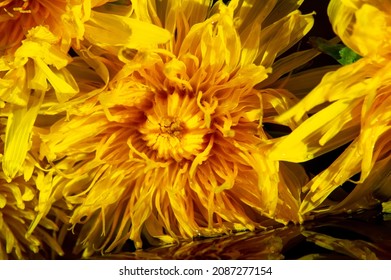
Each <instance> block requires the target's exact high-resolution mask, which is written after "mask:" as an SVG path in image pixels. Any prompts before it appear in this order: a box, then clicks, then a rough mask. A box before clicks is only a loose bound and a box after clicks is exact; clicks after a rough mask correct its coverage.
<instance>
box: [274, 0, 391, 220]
mask: <svg viewBox="0 0 391 280" xmlns="http://www.w3.org/2000/svg"><path fill="white" fill-rule="evenodd" d="M390 11H391V10H390V7H389V4H386V3H385V2H381V1H364V0H363V1H333V0H332V1H331V2H330V5H329V9H328V12H329V17H330V19H331V22H332V25H333V27H334V30H335V32H336V33H337V34H338V35H339V36H340V37H341V39H342V41H343V42H344V43H345V44H346V45H348V46H349V47H351V48H352V49H353V50H354V51H355V52H357V53H359V54H360V55H362V56H363V58H361V59H359V60H358V61H357V62H355V63H353V64H349V65H345V66H343V67H341V68H340V69H338V70H337V71H333V72H330V73H327V74H326V75H325V76H324V77H323V79H322V81H321V82H320V84H319V85H318V86H316V87H315V88H314V89H313V90H312V91H311V92H310V93H309V94H308V95H307V96H306V97H304V98H303V100H301V101H300V102H299V103H298V104H297V105H296V106H294V107H293V108H292V109H291V110H289V111H288V112H286V113H285V114H283V115H282V116H281V117H279V118H277V119H278V120H279V121H281V122H284V121H286V120H290V121H292V119H294V120H295V121H298V122H299V121H300V119H301V118H302V117H303V116H305V115H306V114H307V113H308V112H310V111H311V110H312V109H313V108H315V107H317V106H318V108H321V109H318V111H317V112H316V113H315V114H313V115H311V116H310V117H309V118H308V119H307V120H305V121H304V122H303V123H302V124H301V125H300V126H298V128H297V129H295V130H294V131H293V132H292V133H291V134H290V135H288V136H287V137H284V138H281V139H280V140H279V141H277V143H276V145H275V146H274V147H273V148H272V149H271V153H270V156H271V157H272V158H274V159H279V160H287V161H293V162H303V161H307V160H309V159H312V158H314V157H316V156H319V155H322V154H324V153H327V152H329V151H332V150H333V149H335V148H337V147H340V146H342V145H344V144H346V145H348V146H347V148H346V149H345V150H344V151H343V153H342V154H341V155H339V156H338V157H337V159H336V160H335V161H334V162H333V163H332V164H331V165H330V166H329V167H328V168H326V169H325V170H324V171H322V172H321V173H319V174H318V175H316V176H315V177H314V178H313V179H312V180H311V181H310V182H308V183H307V184H306V185H305V186H304V188H303V189H304V191H305V192H307V195H306V197H305V198H304V200H303V203H302V205H301V209H300V211H301V214H302V215H303V216H304V218H306V216H308V215H310V214H311V213H316V212H321V213H337V212H341V211H346V210H355V209H359V208H362V207H370V206H371V205H373V204H374V203H376V202H377V201H376V200H375V199H374V196H377V197H378V198H381V199H385V198H388V197H389V196H390V191H389V181H390V177H389V175H388V174H389V168H390V159H391V158H390V149H389V139H390V137H389V136H390V134H389V133H390V124H391V123H390V104H391V103H390V102H391V99H390V94H389V93H390V78H391V76H390V67H391V64H390V63H389V53H390V50H391V48H390V46H389V40H388V39H387V38H389V37H390V36H391V32H390V27H391V21H390V20H389V19H390V15H391V14H390ZM369 19H371V24H367V23H369V22H368V20H369ZM373 19H375V22H376V23H375V24H374V25H373V24H372V20H373ZM354 175H356V176H359V180H358V181H356V182H354V183H356V187H355V188H354V190H353V191H352V192H351V193H349V194H348V195H347V194H345V195H343V196H342V198H339V199H336V200H333V199H331V196H330V194H331V193H332V192H333V191H334V190H336V189H338V188H339V187H340V186H341V185H342V184H343V183H345V182H348V181H352V179H353V178H352V177H353V176H354ZM339 190H340V191H342V190H341V189H339ZM342 192H343V191H342Z"/></svg>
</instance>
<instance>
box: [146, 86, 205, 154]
mask: <svg viewBox="0 0 391 280" xmlns="http://www.w3.org/2000/svg"><path fill="white" fill-rule="evenodd" d="M145 115H146V121H145V122H144V123H143V124H142V125H141V126H140V128H139V132H141V134H142V139H143V140H144V141H145V142H146V146H148V147H149V148H150V149H152V150H154V151H155V152H156V156H157V158H161V159H164V160H169V159H170V158H172V159H174V160H175V161H177V162H179V161H181V160H182V159H188V160H191V159H193V158H194V157H195V156H196V155H197V154H198V153H199V152H201V151H202V150H203V149H204V148H205V143H206V139H205V138H206V134H208V131H209V130H208V129H207V128H205V124H204V121H203V116H202V114H201V113H200V110H199V109H198V107H197V103H196V100H195V98H192V97H189V96H186V95H180V94H178V93H176V92H175V93H173V94H171V95H168V96H167V97H157V98H156V100H155V102H154V105H153V106H152V108H151V109H149V110H147V111H146V112H145Z"/></svg>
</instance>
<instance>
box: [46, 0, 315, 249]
mask: <svg viewBox="0 0 391 280" xmlns="http://www.w3.org/2000/svg"><path fill="white" fill-rule="evenodd" d="M299 2H300V1H299ZM288 4H289V5H288ZM132 5H133V6H132V8H133V14H131V18H129V20H130V22H131V23H132V24H133V26H134V28H133V29H132V33H133V34H134V36H135V37H134V40H130V41H129V42H128V43H121V44H117V43H116V42H113V43H112V45H106V44H102V45H100V47H102V48H104V49H105V50H106V51H107V52H108V53H110V52H112V53H114V54H116V55H117V54H118V57H119V58H120V59H121V61H122V62H123V63H124V65H123V67H122V69H121V70H120V71H119V72H118V73H116V75H115V77H114V78H113V79H112V80H111V81H110V82H109V85H108V88H107V89H106V90H105V91H103V92H101V93H99V94H97V95H96V96H94V97H93V98H90V99H88V100H86V101H85V102H84V103H83V104H80V105H77V106H76V107H73V108H71V109H72V113H70V114H69V118H63V119H61V120H59V121H58V122H56V123H55V124H54V125H52V126H51V127H50V130H49V131H48V132H47V133H42V135H41V139H42V142H43V143H42V145H41V158H42V159H43V160H44V159H46V160H48V162H49V163H50V164H51V165H52V166H53V168H54V169H52V171H53V172H54V173H50V174H48V176H53V179H52V180H51V181H52V186H50V187H52V188H53V189H54V190H55V192H56V193H59V192H61V193H62V194H63V195H64V198H65V200H66V201H67V203H68V204H71V205H73V207H74V210H73V213H72V215H71V218H70V223H71V224H73V225H74V226H75V227H76V225H78V224H82V227H81V231H80V233H79V238H78V244H77V246H76V251H81V250H84V255H85V256H88V255H90V254H92V253H93V252H94V251H95V250H102V251H104V252H107V251H112V250H114V249H120V248H121V246H122V245H123V244H124V243H125V242H126V241H127V240H128V239H131V240H133V241H134V242H135V245H136V247H137V248H140V247H141V246H142V236H144V237H146V238H147V239H148V241H149V242H151V243H153V242H156V239H157V240H160V241H162V242H165V243H167V242H168V243H169V242H175V241H176V240H178V239H182V238H186V239H187V238H192V237H194V236H197V235H202V236H213V235H216V234H223V233H229V232H231V231H238V230H246V229H249V230H253V229H255V228H261V227H262V226H267V225H269V224H271V222H270V221H271V220H270V219H272V220H276V221H278V222H281V223H287V222H289V221H297V220H298V216H297V212H298V207H299V203H300V189H299V186H300V185H302V184H304V181H306V179H307V178H306V175H305V173H304V171H303V169H302V168H301V167H300V166H298V165H294V164H285V163H279V162H278V161H271V160H269V159H268V158H267V156H266V152H267V150H268V149H269V146H268V145H269V139H270V138H271V137H270V136H269V135H268V133H267V132H266V131H265V130H264V129H263V123H265V122H273V117H274V116H276V115H278V114H279V113H280V112H282V111H284V110H286V109H287V108H288V107H290V106H291V105H292V103H293V102H294V101H293V100H294V96H293V95H292V94H290V93H289V92H287V91H285V90H283V89H281V88H278V89H270V88H267V86H268V85H270V84H271V83H273V82H274V81H276V80H277V79H278V78H279V77H280V76H281V75H283V74H285V73H287V72H289V71H291V70H292V69H294V68H296V67H298V66H299V65H301V64H303V63H305V62H306V61H308V60H310V59H311V58H312V57H313V56H314V55H315V52H314V51H305V52H301V53H294V54H292V55H290V56H287V57H285V58H283V59H280V60H277V62H275V60H276V58H277V57H278V56H279V55H280V54H282V53H283V52H284V51H285V50H287V49H288V48H289V47H290V46H292V45H293V44H294V43H295V42H297V41H298V40H299V39H300V38H302V36H303V35H304V34H305V33H306V32H308V30H309V29H310V28H311V26H312V24H313V19H312V15H301V14H300V12H299V11H298V10H296V9H297V7H298V6H299V3H298V4H294V5H292V2H291V1H284V0H282V1H262V2H261V3H260V2H258V1H231V2H230V3H229V4H228V5H225V4H223V2H222V1H219V2H217V3H216V4H215V5H213V6H211V1H204V0H193V1H132ZM99 16H100V17H104V15H103V14H101V15H99ZM98 27H100V26H96V28H98ZM157 27H163V28H165V29H166V30H167V31H169V32H170V33H169V34H171V36H170V37H169V38H167V40H166V43H163V42H156V43H155V44H152V43H151V42H149V43H148V42H147V43H145V42H143V41H142V40H141V38H142V36H141V35H142V34H155V33H156V30H157V29H156V28H157ZM100 28H103V29H105V27H100ZM97 36H100V35H99V34H97ZM102 36H103V35H102ZM91 41H94V39H93V38H91ZM98 43H99V42H98V39H96V42H95V41H94V44H98ZM158 43H159V44H158ZM284 62H285V63H284ZM121 66H122V65H121ZM108 67H109V68H110V66H108ZM272 69H273V71H274V72H273V74H271V75H269V74H270V73H271V71H272ZM262 88H263V89H262ZM292 125H294V123H292ZM50 187H49V188H50ZM53 192H54V191H53ZM51 203H52V200H51V199H49V200H48V202H47V204H46V205H47V206H46V208H45V209H46V210H47V209H48V208H49V207H50V205H51Z"/></svg>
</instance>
